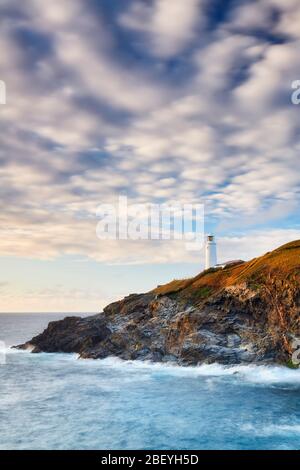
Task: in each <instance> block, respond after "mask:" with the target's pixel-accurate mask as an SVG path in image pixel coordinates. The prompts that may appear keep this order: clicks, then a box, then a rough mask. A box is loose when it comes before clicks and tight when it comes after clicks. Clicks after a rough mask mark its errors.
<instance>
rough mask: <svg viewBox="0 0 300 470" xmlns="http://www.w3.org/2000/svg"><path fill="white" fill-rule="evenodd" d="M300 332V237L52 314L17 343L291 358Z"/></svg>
mask: <svg viewBox="0 0 300 470" xmlns="http://www.w3.org/2000/svg"><path fill="white" fill-rule="evenodd" d="M297 337H300V240H298V241H295V242H292V243H289V244H287V245H284V246H282V247H280V248H278V249H277V250H275V251H273V252H270V253H267V254H265V255H264V256H262V257H260V258H255V259H253V260H251V261H249V262H246V263H242V262H241V263H239V264H236V265H234V266H228V267H225V268H218V269H210V270H207V271H203V272H202V273H200V274H199V275H198V276H196V277H195V278H192V279H187V280H180V281H173V282H171V283H169V284H166V285H164V286H159V287H158V288H156V289H154V290H153V291H151V292H148V293H146V294H134V295H130V296H128V297H125V298H124V299H123V300H121V301H119V302H115V303H112V304H110V305H108V306H107V307H106V308H105V309H104V311H103V312H102V313H99V314H97V315H94V316H91V317H88V318H80V317H67V318H65V319H64V320H61V321H56V322H51V323H49V325H48V327H47V329H46V330H45V331H44V332H43V333H41V334H40V335H38V336H36V337H35V338H33V339H32V340H30V341H28V342H27V343H25V344H22V345H20V346H17V347H18V348H22V349H29V348H30V349H31V350H32V352H35V353H38V352H41V351H44V352H76V353H78V354H79V355H80V357H82V358H95V359H96V358H105V357H107V356H110V355H114V356H118V357H120V358H123V359H140V360H152V361H176V362H177V363H179V364H198V363H203V362H205V363H212V362H219V363H222V364H237V363H281V364H289V363H290V362H291V354H292V343H293V341H294V339H295V338H297Z"/></svg>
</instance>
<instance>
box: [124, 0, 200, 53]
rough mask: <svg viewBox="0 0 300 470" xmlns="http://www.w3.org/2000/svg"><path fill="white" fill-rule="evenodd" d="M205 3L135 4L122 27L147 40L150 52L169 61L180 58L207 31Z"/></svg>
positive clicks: (164, 1) (176, 0) (156, 0)
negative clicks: (203, 29) (198, 35)
mask: <svg viewBox="0 0 300 470" xmlns="http://www.w3.org/2000/svg"><path fill="white" fill-rule="evenodd" d="M202 4H203V1H202V0H186V1H185V2H182V1H181V0H172V2H169V1H168V0H154V1H153V2H152V3H151V2H148V3H147V2H145V3H143V2H139V1H134V2H133V3H132V4H131V5H130V7H129V9H128V10H127V11H126V12H125V13H122V14H121V15H120V18H119V23H120V25H121V26H123V27H124V28H128V29H131V30H133V31H135V32H138V33H141V34H142V35H144V36H145V38H146V39H145V41H146V43H147V46H148V47H147V50H148V51H150V52H151V53H152V54H153V55H154V56H155V57H158V58H161V59H166V58H171V57H173V56H175V55H176V54H180V53H181V52H182V51H183V50H184V49H185V48H186V47H187V46H188V45H189V44H190V43H191V42H192V41H193V39H195V38H196V32H197V29H198V30H199V28H201V27H203V23H204V16H203V15H202Z"/></svg>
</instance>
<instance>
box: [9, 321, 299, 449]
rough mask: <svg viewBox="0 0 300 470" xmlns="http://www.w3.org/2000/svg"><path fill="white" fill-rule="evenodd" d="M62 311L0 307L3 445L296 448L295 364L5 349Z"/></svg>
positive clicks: (27, 447) (32, 332)
mask: <svg viewBox="0 0 300 470" xmlns="http://www.w3.org/2000/svg"><path fill="white" fill-rule="evenodd" d="M64 316H65V315H62V314H37V313H35V314H0V449H13V450H14V449H97V450H104V449H110V450H116V449H121V450H125V449H134V450H135V449H144V450H159V449H162V450H163V449H172V450H173V449H176V450H194V449H282V450H288V449H299V448H300V370H292V369H288V368H284V367H267V366H254V365H252V366H250V365H249V366H241V365H240V366H234V367H224V366H222V365H219V364H213V365H201V366H197V367H179V366H176V365H172V364H153V363H150V362H139V361H121V360H119V359H117V358H115V357H109V358H107V359H104V360H90V359H84V360H83V359H78V357H77V355H75V354H45V353H42V354H32V353H30V352H28V351H18V350H15V349H11V346H12V345H15V344H19V343H21V342H24V341H25V340H28V339H30V338H32V336H34V335H36V334H38V333H40V332H41V331H42V330H43V329H44V328H45V327H46V326H47V324H48V322H49V321H52V320H58V319H60V318H63V317H64Z"/></svg>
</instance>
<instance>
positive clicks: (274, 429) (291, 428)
mask: <svg viewBox="0 0 300 470" xmlns="http://www.w3.org/2000/svg"><path fill="white" fill-rule="evenodd" d="M240 428H241V431H242V432H244V433H246V434H247V433H249V434H251V435H253V434H254V435H255V436H260V437H264V436H282V435H291V436H294V435H296V434H300V424H298V423H297V424H276V423H272V424H270V425H264V426H260V427H257V426H254V425H253V424H251V423H245V424H243V425H241V427H240Z"/></svg>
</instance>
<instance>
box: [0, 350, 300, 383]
mask: <svg viewBox="0 0 300 470" xmlns="http://www.w3.org/2000/svg"><path fill="white" fill-rule="evenodd" d="M29 353H30V349H27V350H20V349H13V348H12V347H11V346H7V347H4V348H1V345H0V354H28V355H30V356H31V354H29ZM33 356H34V357H35V360H39V358H41V359H43V361H45V360H47V359H49V360H52V361H53V360H55V361H59V362H60V361H67V362H70V361H74V364H75V361H76V365H77V366H78V367H86V366H87V367H93V368H100V369H103V368H104V369H112V370H113V369H116V370H118V371H119V372H124V374H126V373H130V374H132V375H133V374H134V375H136V374H137V373H138V374H141V373H143V375H145V374H161V375H176V376H179V377H207V378H209V377H211V378H213V377H215V378H218V377H219V378H222V377H224V378H225V377H230V376H232V377H235V378H237V379H240V380H243V381H245V382H247V383H250V384H251V383H252V384H256V385H259V384H261V385H284V384H286V385H294V386H296V387H299V386H300V369H297V370H294V369H289V368H287V367H284V366H271V365H230V366H226V365H222V364H218V363H214V364H202V365H197V366H181V365H178V364H176V363H171V362H168V363H167V362H166V363H159V362H157V363H156V362H151V361H139V360H129V361H126V360H123V359H120V358H118V357H115V356H109V357H107V358H105V359H97V360H94V359H82V360H78V358H79V356H78V354H75V353H74V354H68V353H40V354H38V355H36V354H34V355H32V357H33Z"/></svg>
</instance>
